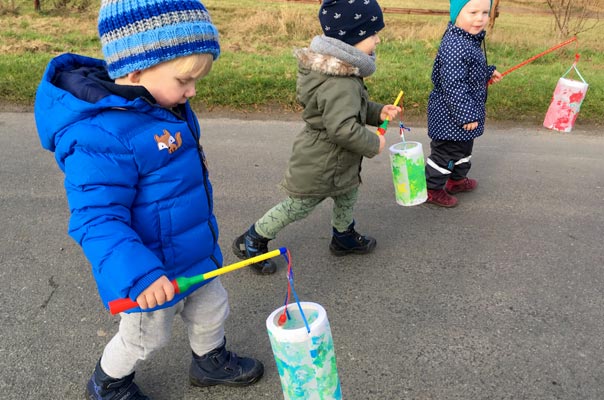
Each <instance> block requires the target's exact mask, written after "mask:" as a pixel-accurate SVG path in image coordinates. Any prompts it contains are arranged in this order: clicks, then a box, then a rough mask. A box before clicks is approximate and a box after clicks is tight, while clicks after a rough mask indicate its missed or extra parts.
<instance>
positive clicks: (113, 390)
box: [86, 360, 150, 400]
mask: <svg viewBox="0 0 604 400" xmlns="http://www.w3.org/2000/svg"><path fill="white" fill-rule="evenodd" d="M133 380H134V372H133V373H131V374H130V375H128V376H126V377H124V378H121V379H114V378H112V377H110V376H109V375H107V374H106V373H105V372H104V371H103V370H102V368H101V361H100V360H99V362H98V363H97V364H96V368H95V369H94V373H93V374H92V377H91V378H90V380H89V381H88V384H87V385H86V399H87V400H150V399H149V398H148V397H147V396H145V395H144V394H143V393H142V392H141V391H140V389H139V388H138V386H136V383H134V382H133Z"/></svg>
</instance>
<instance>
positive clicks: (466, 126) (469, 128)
mask: <svg viewBox="0 0 604 400" xmlns="http://www.w3.org/2000/svg"><path fill="white" fill-rule="evenodd" d="M462 128H463V129H465V130H466V131H473V130H474V129H476V128H478V122H470V123H469V124H464V126H462Z"/></svg>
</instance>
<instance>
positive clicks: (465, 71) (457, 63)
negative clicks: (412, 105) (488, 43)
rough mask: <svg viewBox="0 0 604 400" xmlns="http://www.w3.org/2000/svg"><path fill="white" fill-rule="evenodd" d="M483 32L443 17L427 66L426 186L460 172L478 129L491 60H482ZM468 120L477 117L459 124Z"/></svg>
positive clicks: (481, 129)
mask: <svg viewBox="0 0 604 400" xmlns="http://www.w3.org/2000/svg"><path fill="white" fill-rule="evenodd" d="M485 35H486V32H485V31H482V32H481V33H479V34H477V35H472V34H470V33H468V32H466V31H464V30H463V29H461V28H459V27H457V26H455V25H454V24H453V23H449V25H448V27H447V30H446V32H445V34H444V36H443V39H442V41H441V44H440V48H439V49H438V53H437V55H436V59H435V60H434V67H433V69H432V83H433V84H434V88H433V89H432V92H431V93H430V98H429V100H428V136H429V137H430V138H431V139H432V143H431V144H430V146H431V149H432V150H431V151H432V154H431V155H430V157H429V158H428V160H427V164H428V165H427V166H426V179H427V180H428V188H429V189H440V188H442V186H444V184H445V182H446V180H447V179H448V178H451V179H455V180H457V179H462V178H464V177H465V175H466V174H467V172H468V170H469V169H470V161H469V160H470V156H471V152H472V145H473V140H474V138H476V137H478V136H480V135H482V133H483V132H484V122H485V118H486V100H487V84H488V81H489V79H490V78H491V76H492V74H493V72H494V71H495V66H488V65H487V62H486V57H485V55H484V53H483V52H482V49H481V47H480V46H481V44H482V42H483V40H484V37H485ZM471 122H478V127H477V128H476V129H474V130H471V131H466V130H464V129H463V125H465V124H468V123H471ZM435 145H436V146H435ZM435 153H437V154H435ZM460 161H461V162H460ZM462 164H463V165H462ZM436 167H438V168H436ZM451 174H452V175H451Z"/></svg>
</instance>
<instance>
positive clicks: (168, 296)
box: [136, 275, 174, 310]
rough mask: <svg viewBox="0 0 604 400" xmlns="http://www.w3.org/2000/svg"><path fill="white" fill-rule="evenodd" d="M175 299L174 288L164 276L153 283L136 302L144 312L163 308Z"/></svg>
mask: <svg viewBox="0 0 604 400" xmlns="http://www.w3.org/2000/svg"><path fill="white" fill-rule="evenodd" d="M173 298H174V286H172V282H170V281H169V280H168V278H167V277H166V276H165V275H163V276H162V277H160V278H159V279H158V280H156V281H155V282H153V283H152V284H151V285H149V287H148V288H147V289H145V290H143V292H142V293H141V294H140V295H139V296H138V297H137V298H136V302H137V303H138V305H139V306H140V308H142V309H143V310H144V309H146V308H153V307H156V306H161V305H162V304H164V303H165V302H167V301H170V300H172V299H173Z"/></svg>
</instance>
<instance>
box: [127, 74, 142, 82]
mask: <svg viewBox="0 0 604 400" xmlns="http://www.w3.org/2000/svg"><path fill="white" fill-rule="evenodd" d="M127 79H128V81H129V82H130V83H139V82H140V80H141V71H134V72H130V73H129V74H128V77H127Z"/></svg>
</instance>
